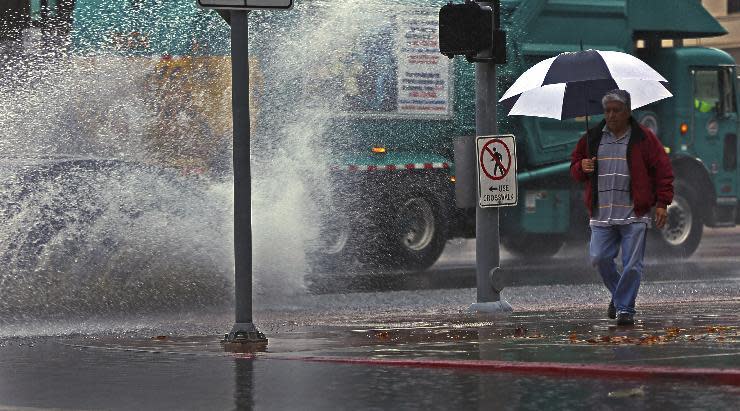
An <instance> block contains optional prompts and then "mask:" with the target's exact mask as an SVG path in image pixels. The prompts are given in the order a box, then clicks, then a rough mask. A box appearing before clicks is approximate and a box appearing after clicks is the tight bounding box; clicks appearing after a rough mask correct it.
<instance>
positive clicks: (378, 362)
mask: <svg viewBox="0 0 740 411" xmlns="http://www.w3.org/2000/svg"><path fill="white" fill-rule="evenodd" d="M259 358H260V359H268V360H269V359H273V360H299V361H308V362H322V363H335V364H355V365H372V366H387V367H409V368H445V369H459V370H470V371H481V372H507V373H521V374H537V375H543V376H557V377H566V378H567V377H595V378H623V379H638V380H644V379H653V378H667V379H681V380H691V381H693V382H711V383H715V384H726V385H734V386H740V369H738V368H731V369H713V368H682V367H667V366H631V365H608V364H575V363H570V364H568V363H557V362H515V361H493V360H477V361H476V360H459V361H455V360H411V359H376V358H353V357H347V358H343V357H318V356H307V357H305V356H304V357H298V356H296V357H292V356H260V357H259Z"/></svg>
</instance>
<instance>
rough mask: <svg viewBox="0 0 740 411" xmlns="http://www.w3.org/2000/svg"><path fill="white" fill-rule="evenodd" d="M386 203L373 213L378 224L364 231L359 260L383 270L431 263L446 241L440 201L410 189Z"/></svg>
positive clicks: (425, 193) (416, 268) (421, 266)
mask: <svg viewBox="0 0 740 411" xmlns="http://www.w3.org/2000/svg"><path fill="white" fill-rule="evenodd" d="M386 204H392V205H391V206H383V207H382V208H380V209H378V210H376V211H375V213H374V214H375V215H376V218H375V219H374V221H375V222H377V225H375V226H374V227H373V228H369V229H368V231H367V232H366V233H365V237H366V241H365V246H364V247H362V250H361V251H360V250H358V252H357V257H358V260H359V262H360V263H361V264H362V265H363V266H364V267H366V268H378V269H382V270H398V269H401V270H424V269H426V268H429V267H430V266H432V264H434V263H435V262H436V261H437V259H438V258H439V256H440V254H442V251H443V250H444V247H445V243H446V242H447V230H446V225H445V224H444V220H443V216H442V212H441V210H442V206H441V204H439V201H437V200H435V198H434V196H433V195H432V194H431V193H428V192H424V191H410V192H409V193H408V194H403V195H401V196H400V198H396V199H395V200H394V201H391V202H387V203H386Z"/></svg>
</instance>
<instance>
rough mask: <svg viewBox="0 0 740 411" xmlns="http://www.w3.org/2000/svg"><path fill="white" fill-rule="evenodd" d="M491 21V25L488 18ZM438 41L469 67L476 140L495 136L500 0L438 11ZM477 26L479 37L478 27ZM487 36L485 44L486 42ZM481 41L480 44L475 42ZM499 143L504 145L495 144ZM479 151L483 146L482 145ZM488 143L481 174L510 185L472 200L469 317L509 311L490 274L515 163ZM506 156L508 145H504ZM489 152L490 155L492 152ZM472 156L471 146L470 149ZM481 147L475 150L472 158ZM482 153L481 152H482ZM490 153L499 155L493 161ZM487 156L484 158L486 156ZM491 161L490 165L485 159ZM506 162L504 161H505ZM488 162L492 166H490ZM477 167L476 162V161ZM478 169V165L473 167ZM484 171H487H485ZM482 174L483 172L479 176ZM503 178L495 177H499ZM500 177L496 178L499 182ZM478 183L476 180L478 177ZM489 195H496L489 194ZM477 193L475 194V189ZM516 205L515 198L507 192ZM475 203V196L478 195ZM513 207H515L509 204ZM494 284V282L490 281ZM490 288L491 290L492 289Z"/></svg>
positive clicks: (502, 54)
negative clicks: (472, 282)
mask: <svg viewBox="0 0 740 411" xmlns="http://www.w3.org/2000/svg"><path fill="white" fill-rule="evenodd" d="M491 18H493V22H492V24H488V23H489V21H488V20H489V19H491ZM439 19H440V22H439V36H440V52H441V53H442V54H444V55H446V56H448V57H450V58H452V57H453V56H455V55H464V56H465V57H466V59H467V60H468V61H470V62H475V134H476V135H477V136H488V135H495V134H496V133H497V132H498V131H497V130H498V126H497V124H496V102H497V101H498V98H497V97H496V64H503V63H505V62H506V33H504V32H503V31H502V30H501V4H500V0H492V1H478V0H475V1H473V0H466V1H465V4H458V5H455V4H452V3H450V4H448V5H447V6H443V7H442V8H441V9H440V14H439ZM481 27H483V32H482V33H481V32H480V28H481ZM489 34H490V41H489ZM480 36H485V37H486V38H485V41H479V40H481V39H480V38H479V37H480ZM499 140H500V141H502V142H503V141H504V140H501V139H499ZM483 144H484V146H485V143H483ZM497 144H498V143H490V144H489V145H488V147H487V149H490V151H491V153H493V157H491V158H488V157H487V158H486V159H485V163H486V172H488V173H489V174H490V175H491V177H493V178H491V177H489V179H491V180H492V181H497V180H504V179H507V178H508V180H506V181H507V182H510V181H511V179H513V180H514V184H513V185H512V184H508V185H506V184H505V183H501V184H494V183H493V182H491V183H486V190H487V191H489V192H491V194H489V195H491V197H488V200H485V201H478V204H477V205H476V209H475V265H476V285H477V289H478V293H477V294H478V295H477V302H476V303H474V304H472V305H471V306H470V310H471V311H474V312H479V313H480V312H486V313H496V312H509V311H511V305H509V303H507V302H506V301H504V300H502V299H501V289H502V285H501V281H499V279H500V275H496V274H495V273H496V271H497V270H498V269H499V229H498V228H499V227H498V217H499V216H498V207H497V206H498V205H503V204H498V202H499V200H501V203H503V202H510V201H512V200H511V194H509V193H507V192H504V195H503V196H501V190H506V189H508V188H509V187H514V188H515V189H516V186H515V183H516V159H515V157H514V156H515V155H516V154H515V153H514V155H512V156H510V157H509V156H507V157H504V154H502V153H499V151H498V150H499V147H500V148H501V150H503V151H506V150H504V148H503V145H497ZM504 145H505V146H506V147H508V148H509V152H511V151H512V150H513V148H514V144H513V143H510V145H509V143H504ZM494 147H495V148H496V150H495V151H494ZM470 149H471V151H472V147H470ZM482 149H483V147H479V148H478V152H477V154H478V157H479V158H480V153H481V150H482ZM486 152H487V151H486ZM496 153H499V154H500V155H501V157H500V158H499V156H498V155H496ZM489 155H490V154H489ZM491 159H493V160H491ZM507 159H509V161H508V162H507V161H506V160H507ZM491 161H493V162H491ZM477 162H478V163H480V160H478V161H477ZM476 168H478V169H479V174H480V171H481V170H480V168H481V166H480V165H479V166H478V167H476ZM488 168H490V170H488ZM483 174H484V175H485V172H484V173H483ZM502 175H503V177H500V176H502ZM499 177H500V178H499ZM478 181H479V182H480V181H481V178H480V177H479V178H478ZM493 191H497V192H498V193H497V194H494V193H493ZM479 193H480V190H479ZM513 198H514V201H516V193H513ZM479 199H480V194H479ZM515 204H516V203H515ZM494 277H495V278H494ZM494 280H495V281H494ZM494 283H495V284H496V285H494Z"/></svg>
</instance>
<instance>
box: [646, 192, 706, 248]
mask: <svg viewBox="0 0 740 411" xmlns="http://www.w3.org/2000/svg"><path fill="white" fill-rule="evenodd" d="M703 230H704V222H703V221H702V219H701V216H700V215H699V212H698V208H697V201H696V194H694V191H693V190H692V189H691V188H690V187H689V186H688V185H687V184H686V183H684V182H682V181H678V182H677V183H676V184H675V194H674V196H673V202H672V203H671V205H669V206H668V221H667V222H666V225H665V227H663V229H662V230H653V231H656V232H657V235H654V237H657V238H656V239H654V241H656V242H657V243H658V244H657V245H658V247H657V252H658V253H659V254H661V255H664V256H670V257H678V258H688V257H690V256H691V254H693V253H694V251H696V248H697V247H698V246H699V242H700V241H701V236H702V232H703Z"/></svg>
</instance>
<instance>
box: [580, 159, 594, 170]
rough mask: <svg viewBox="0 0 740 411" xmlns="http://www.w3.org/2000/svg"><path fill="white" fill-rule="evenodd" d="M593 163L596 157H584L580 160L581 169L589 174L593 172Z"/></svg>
mask: <svg viewBox="0 0 740 411" xmlns="http://www.w3.org/2000/svg"><path fill="white" fill-rule="evenodd" d="M594 164H596V157H591V158H590V159H589V158H584V159H583V160H581V169H582V170H583V172H584V173H586V174H591V173H593V172H594Z"/></svg>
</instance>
